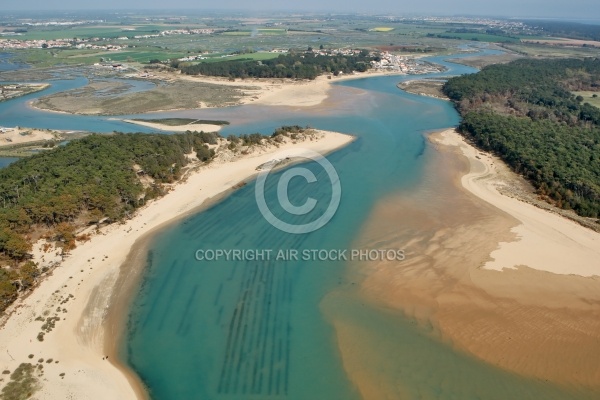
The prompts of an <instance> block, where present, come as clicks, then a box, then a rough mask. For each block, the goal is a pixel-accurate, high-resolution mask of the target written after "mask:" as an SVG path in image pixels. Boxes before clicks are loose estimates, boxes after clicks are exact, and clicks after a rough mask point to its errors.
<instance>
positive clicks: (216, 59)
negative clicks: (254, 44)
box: [200, 51, 281, 62]
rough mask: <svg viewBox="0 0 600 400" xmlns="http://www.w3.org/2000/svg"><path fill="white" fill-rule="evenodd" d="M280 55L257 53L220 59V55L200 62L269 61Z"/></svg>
mask: <svg viewBox="0 0 600 400" xmlns="http://www.w3.org/2000/svg"><path fill="white" fill-rule="evenodd" d="M280 54H281V53H268V52H262V51H261V52H257V53H248V54H238V55H235V56H232V57H221V56H220V55H218V56H215V57H210V58H207V59H206V60H202V61H200V62H221V61H233V60H256V61H261V60H271V59H273V58H277V57H279V56H280Z"/></svg>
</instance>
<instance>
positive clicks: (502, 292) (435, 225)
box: [324, 144, 600, 399]
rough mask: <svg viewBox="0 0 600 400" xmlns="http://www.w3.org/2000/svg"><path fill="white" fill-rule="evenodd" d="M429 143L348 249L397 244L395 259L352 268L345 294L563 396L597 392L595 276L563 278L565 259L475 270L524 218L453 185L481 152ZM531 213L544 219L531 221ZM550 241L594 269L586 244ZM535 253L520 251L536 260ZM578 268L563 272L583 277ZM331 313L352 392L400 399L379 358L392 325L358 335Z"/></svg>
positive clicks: (397, 384) (397, 381) (387, 350)
mask: <svg viewBox="0 0 600 400" xmlns="http://www.w3.org/2000/svg"><path fill="white" fill-rule="evenodd" d="M435 148H436V149H435V150H432V151H434V152H435V154H434V156H433V157H431V158H432V162H431V163H429V164H428V170H427V173H426V174H425V177H424V180H423V181H422V182H421V184H420V185H419V187H418V188H416V190H415V191H413V192H403V193H398V194H396V195H392V196H389V197H388V198H386V199H384V200H382V201H381V202H380V203H379V204H378V205H377V206H376V208H375V209H374V210H373V212H372V215H371V217H370V218H369V219H368V222H367V223H366V225H365V226H364V228H363V230H362V232H361V235H360V237H359V239H358V240H357V243H356V244H355V246H354V247H359V248H360V247H363V248H378V247H379V248H382V247H383V248H396V247H397V248H402V249H405V251H406V260H405V261H402V262H385V261H384V262H371V263H361V264H357V265H353V266H352V273H351V275H350V278H349V280H351V281H355V282H362V284H361V285H360V289H358V295H359V299H360V300H355V302H358V303H359V304H371V305H372V306H373V307H375V308H377V309H380V310H383V311H384V312H388V313H389V312H391V313H394V312H395V313H398V318H401V316H402V318H405V317H408V319H409V320H410V321H413V322H414V323H415V324H416V325H418V326H419V327H420V329H421V330H422V332H423V334H426V335H430V336H431V337H432V338H434V339H435V340H436V341H438V342H441V343H444V344H445V345H446V346H449V347H451V348H453V349H454V350H455V351H457V352H458V353H460V354H464V355H466V356H468V357H472V358H474V359H476V360H480V361H483V362H484V363H485V364H487V365H489V366H493V367H498V368H499V370H503V371H507V372H509V373H513V374H515V376H521V377H524V378H527V379H531V380H532V381H535V382H545V383H547V384H549V385H555V387H556V388H557V389H556V390H557V391H558V390H563V389H564V390H565V391H566V392H565V393H568V396H569V397H570V396H571V395H573V398H594V397H593V396H594V395H596V396H597V395H598V394H599V393H600V368H598V360H599V359H600V277H598V276H592V277H589V276H585V277H584V276H580V275H574V274H573V273H572V272H569V266H568V265H567V266H564V268H563V270H562V271H555V272H559V273H551V272H547V271H543V270H539V269H538V270H536V269H532V268H529V267H528V266H525V265H517V266H516V267H513V268H512V269H506V268H505V269H502V270H491V269H486V268H483V266H484V265H486V263H488V262H490V261H492V257H491V256H490V255H491V254H494V252H495V251H496V250H497V249H498V248H499V243H501V242H505V243H515V242H517V243H518V242H519V241H520V240H523V238H522V237H521V238H519V237H517V235H516V234H515V232H514V231H512V229H514V228H515V227H519V226H525V227H527V226H528V224H529V225H530V224H531V223H532V222H531V221H529V222H525V223H523V222H522V221H521V220H520V219H517V218H515V217H513V216H512V215H510V214H509V213H507V212H505V211H503V210H501V209H500V208H498V207H497V206H496V205H493V204H491V203H489V202H488V201H484V200H483V199H482V198H479V197H477V196H475V195H474V194H473V193H471V192H470V191H469V190H467V189H466V188H465V187H464V186H463V183H464V180H463V179H462V177H463V175H465V174H466V173H468V172H471V174H469V175H470V176H472V175H473V174H478V173H479V174H480V173H481V172H482V165H481V164H482V163H483V162H485V160H483V159H478V158H476V157H471V158H466V157H465V156H464V155H463V152H462V151H461V150H460V149H459V148H458V147H450V146H447V145H441V144H436V145H435ZM474 154H477V153H474ZM490 162H498V161H497V160H495V161H490ZM475 184H478V185H479V184H482V185H485V183H480V182H475ZM496 195H497V196H501V197H502V195H500V194H499V193H497V194H496ZM511 200H514V199H511ZM514 201H517V200H514ZM523 204H524V203H523ZM527 206H529V205H527ZM529 207H533V206H529ZM533 208H535V207H533ZM536 210H537V209H536ZM509 211H510V210H509ZM539 211H540V212H542V213H546V214H548V215H543V216H542V217H544V218H545V217H548V218H550V217H552V218H555V217H556V218H560V217H557V216H556V215H554V214H551V213H548V212H547V211H541V210H539ZM560 219H561V220H564V221H566V222H568V223H571V221H568V220H566V219H563V218H560ZM542 222H547V221H539V220H538V221H537V223H542ZM572 229H574V230H575V231H576V232H577V233H579V234H581V235H583V237H586V235H592V236H593V235H597V234H596V233H594V232H592V231H591V230H589V229H587V228H584V227H581V226H578V225H576V226H575V227H572ZM593 237H594V238H595V236H593ZM565 241H566V240H565ZM566 242H567V241H566ZM592 243H595V242H592ZM563 244H564V243H563ZM546 245H548V246H552V245H553V242H551V241H550V242H548V243H547V244H546ZM569 246H570V247H569ZM561 250H562V251H570V252H571V254H572V255H573V256H580V255H581V254H588V256H590V257H588V258H587V259H586V262H587V263H588V264H587V265H586V266H587V267H588V269H591V270H592V271H598V270H599V269H600V264H598V258H596V259H594V258H593V250H594V249H593V248H592V249H587V250H589V251H591V253H585V252H583V253H582V251H581V249H580V248H579V244H578V243H574V242H569V243H567V244H564V247H563V248H561ZM538 251H539V250H538V249H537V248H532V251H531V253H533V255H536V254H537V255H538V256H539V257H538V258H539V259H541V260H542V261H544V260H546V259H545V258H544V256H545V255H544V254H539V253H538ZM517 254H518V253H517ZM528 256H529V257H531V256H532V254H529V255H528ZM527 260H529V258H528V259H527ZM546 261H547V260H546ZM528 262H529V261H528ZM538 267H539V266H538ZM588 269H585V268H580V269H578V270H577V269H575V271H576V272H574V273H577V272H579V273H581V274H583V275H592V274H591V273H589V270H588ZM569 273H571V274H570V275H569ZM336 296H337V297H339V296H343V295H342V294H339V293H338V294H333V295H332V297H331V298H330V299H326V300H325V302H324V303H325V306H324V308H325V309H326V310H327V309H328V308H331V304H332V298H333V299H335V298H336ZM335 302H336V300H333V303H334V304H335ZM327 304H329V305H327ZM334 309H335V307H334ZM386 310H387V311H386ZM330 313H331V311H330ZM339 315H341V313H337V314H333V313H331V319H332V323H333V324H334V326H335V327H336V332H337V340H338V345H339V347H340V352H341V354H342V358H343V360H344V366H345V368H346V370H347V372H348V374H349V376H350V377H351V378H352V379H353V381H354V382H355V384H356V385H357V387H358V388H359V390H360V392H361V393H362V395H363V397H364V398H365V399H382V398H393V399H396V398H403V397H402V396H403V395H406V391H408V390H409V387H408V385H410V383H408V384H406V385H405V386H403V384H402V382H403V380H402V376H401V375H400V372H398V375H395V374H394V372H389V373H388V372H387V371H393V370H392V369H391V368H390V369H386V368H385V367H384V366H385V365H386V362H387V363H388V364H389V362H388V361H386V360H387V359H388V358H389V357H390V355H391V354H394V350H395V349H396V350H397V347H398V346H399V343H398V342H394V340H393V339H394V338H393V335H396V332H394V331H390V332H388V334H389V335H392V337H391V338H390V337H387V336H385V334H383V336H380V337H379V339H378V340H377V341H376V342H378V344H376V343H371V344H369V341H371V342H372V341H373V339H374V337H375V336H374V335H373V332H374V330H373V331H371V332H370V329H369V328H366V327H363V326H357V325H356V324H352V322H351V320H349V319H347V318H346V319H345V318H343V317H339ZM390 317H391V318H394V316H393V315H391V316H390ZM365 318H366V317H365ZM367 325H368V324H367ZM378 335H382V334H378ZM387 339H390V343H389V346H388V347H386V345H385V344H383V342H384V341H385V340H387ZM396 361H397V363H402V362H408V363H410V362H413V361H411V360H409V359H407V360H404V361H403V360H396ZM365 365H367V366H368V365H379V366H380V367H381V368H382V371H386V372H385V373H377V371H376V370H375V371H373V369H372V368H371V369H369V368H367V367H365ZM475 384H476V383H473V385H475ZM553 387H554V386H553ZM563 396H564V394H563ZM578 396H580V397H578ZM569 397H567V398H569ZM423 398H428V397H427V396H424V397H423ZM523 398H529V397H523ZM559 398H560V397H559ZM563 398H564V397H563Z"/></svg>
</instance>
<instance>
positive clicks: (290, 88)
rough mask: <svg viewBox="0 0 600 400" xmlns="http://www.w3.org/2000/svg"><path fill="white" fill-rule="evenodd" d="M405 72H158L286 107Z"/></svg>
mask: <svg viewBox="0 0 600 400" xmlns="http://www.w3.org/2000/svg"><path fill="white" fill-rule="evenodd" d="M390 75H405V74H404V73H400V72H389V71H374V70H369V71H367V72H363V73H355V74H352V75H341V76H331V79H329V78H328V77H327V76H326V75H321V76H319V77H317V78H316V79H314V80H312V81H308V80H301V81H295V80H291V79H246V80H240V79H236V80H235V81H229V80H228V79H226V78H219V77H207V76H193V75H181V74H177V75H173V74H172V73H157V76H158V77H159V78H160V79H164V80H173V79H176V80H184V81H193V82H204V83H212V84H219V85H226V86H237V87H242V88H243V89H242V90H243V91H244V93H245V94H246V97H244V98H243V99H242V100H241V104H261V105H269V106H286V107H314V106H318V105H319V104H321V103H322V102H323V101H325V99H327V97H328V96H329V90H330V89H331V85H332V84H333V83H335V82H342V81H347V80H352V79H363V78H369V77H376V76H390Z"/></svg>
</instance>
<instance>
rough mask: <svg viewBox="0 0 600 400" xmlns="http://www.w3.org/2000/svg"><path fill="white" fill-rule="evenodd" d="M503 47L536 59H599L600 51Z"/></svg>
mask: <svg viewBox="0 0 600 400" xmlns="http://www.w3.org/2000/svg"><path fill="white" fill-rule="evenodd" d="M502 47H504V48H506V49H508V50H512V51H514V52H517V53H520V54H523V55H527V56H534V57H598V55H599V53H600V51H598V49H594V48H589V47H588V48H585V47H560V46H548V45H543V44H533V43H506V44H502Z"/></svg>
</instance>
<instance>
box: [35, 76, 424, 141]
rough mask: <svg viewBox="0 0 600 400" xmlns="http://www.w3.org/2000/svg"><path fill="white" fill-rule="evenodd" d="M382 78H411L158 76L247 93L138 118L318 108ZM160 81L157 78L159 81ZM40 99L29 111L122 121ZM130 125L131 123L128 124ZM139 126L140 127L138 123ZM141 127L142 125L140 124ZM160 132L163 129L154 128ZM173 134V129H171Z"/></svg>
mask: <svg viewBox="0 0 600 400" xmlns="http://www.w3.org/2000/svg"><path fill="white" fill-rule="evenodd" d="M419 75H420V74H415V75H413V76H415V77H416V78H415V79H418V78H417V77H419ZM380 76H408V74H406V73H404V72H399V71H373V70H369V71H366V72H362V73H356V74H351V75H342V76H337V77H333V76H332V77H331V79H329V78H328V77H327V75H320V76H318V77H317V78H315V79H314V80H302V81H294V80H289V79H246V80H235V81H229V80H227V79H226V78H221V77H212V76H196V75H181V74H172V73H157V77H158V79H159V80H161V81H166V82H168V81H190V82H200V83H209V84H213V85H223V86H236V87H240V88H241V90H242V92H243V97H242V98H241V99H240V100H239V101H238V102H237V103H236V104H224V105H220V106H210V107H209V106H206V105H205V104H201V107H194V108H167V109H160V110H150V111H144V110H142V111H139V112H136V113H135V114H140V115H141V114H144V115H152V114H153V113H164V112H174V111H183V110H195V109H208V108H225V107H233V106H240V105H246V104H257V105H263V106H281V107H315V106H318V105H320V104H321V103H323V102H324V101H325V100H326V99H327V98H328V97H329V91H330V90H331V87H332V85H333V84H334V83H336V82H344V81H349V80H357V79H366V78H373V77H380ZM155 79H156V78H155ZM37 100H38V99H32V100H30V101H28V102H27V103H26V104H27V106H28V107H29V108H31V109H34V110H36V111H40V112H50V113H58V114H63V115H81V116H90V117H91V116H97V117H114V118H116V119H119V115H118V114H105V113H102V112H99V113H82V112H69V111H62V110H54V109H49V108H43V107H39V106H38V105H37V104H34V103H35V102H36V101H37ZM126 122H128V121H126ZM136 123H138V122H137V121H136ZM138 124H139V123H138ZM153 128H155V129H160V130H169V129H163V128H160V127H158V126H157V127H153ZM171 130H172V129H171Z"/></svg>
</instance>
